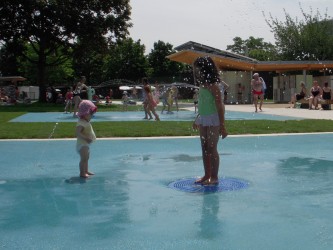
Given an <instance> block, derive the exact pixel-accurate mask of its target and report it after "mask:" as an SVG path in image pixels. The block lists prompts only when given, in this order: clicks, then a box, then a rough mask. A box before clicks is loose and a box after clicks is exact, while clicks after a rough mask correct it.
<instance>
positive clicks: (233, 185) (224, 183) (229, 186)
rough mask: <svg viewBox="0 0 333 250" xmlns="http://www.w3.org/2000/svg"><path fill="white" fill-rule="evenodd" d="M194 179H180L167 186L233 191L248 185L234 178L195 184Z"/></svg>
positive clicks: (190, 190) (182, 189)
mask: <svg viewBox="0 0 333 250" xmlns="http://www.w3.org/2000/svg"><path fill="white" fill-rule="evenodd" d="M195 180H196V178H187V179H181V180H177V181H174V182H171V183H170V184H169V185H168V186H169V187H170V188H172V189H176V190H179V191H184V192H191V193H205V192H222V191H234V190H239V189H245V188H247V187H248V186H249V183H248V182H246V181H244V180H239V179H236V178H222V179H219V183H218V184H217V185H201V184H195V183H194V182H195Z"/></svg>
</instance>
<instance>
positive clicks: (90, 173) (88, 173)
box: [87, 171, 95, 175]
mask: <svg viewBox="0 0 333 250" xmlns="http://www.w3.org/2000/svg"><path fill="white" fill-rule="evenodd" d="M87 175H95V174H94V173H93V172H89V171H87Z"/></svg>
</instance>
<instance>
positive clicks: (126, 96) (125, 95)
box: [121, 91, 129, 111]
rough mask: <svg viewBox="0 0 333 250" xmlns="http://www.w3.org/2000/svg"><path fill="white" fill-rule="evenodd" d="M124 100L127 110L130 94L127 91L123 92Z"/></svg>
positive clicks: (125, 109) (124, 106) (124, 108)
mask: <svg viewBox="0 0 333 250" xmlns="http://www.w3.org/2000/svg"><path fill="white" fill-rule="evenodd" d="M121 99H122V101H123V111H127V109H128V99H129V98H128V95H127V91H124V92H123V96H122V98H121Z"/></svg>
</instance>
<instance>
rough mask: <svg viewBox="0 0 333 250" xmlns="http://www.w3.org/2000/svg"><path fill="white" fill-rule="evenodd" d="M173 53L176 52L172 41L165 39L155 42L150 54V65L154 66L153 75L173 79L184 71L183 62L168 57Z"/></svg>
mask: <svg viewBox="0 0 333 250" xmlns="http://www.w3.org/2000/svg"><path fill="white" fill-rule="evenodd" d="M173 53H175V50H174V49H173V46H172V45H171V44H170V43H165V42H163V41H158V42H155V43H154V48H153V49H152V50H151V52H150V53H149V55H148V61H149V65H150V67H151V68H152V77H159V78H169V80H171V81H172V80H173V79H174V77H175V76H177V75H179V74H180V73H181V72H182V71H183V69H184V65H183V64H181V63H177V62H174V61H170V60H169V59H167V58H166V57H167V56H168V55H171V54H173Z"/></svg>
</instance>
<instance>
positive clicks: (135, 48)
mask: <svg viewBox="0 0 333 250" xmlns="http://www.w3.org/2000/svg"><path fill="white" fill-rule="evenodd" d="M106 61H107V62H106V65H105V67H106V69H105V72H106V79H128V80H132V81H136V80H138V79H140V78H142V77H144V76H147V74H146V73H147V71H148V62H147V58H146V56H145V46H144V45H142V44H141V41H140V40H138V41H136V42H134V41H133V39H132V38H127V39H124V40H122V41H119V42H118V43H117V44H116V46H114V47H112V48H111V49H110V52H109V55H108V57H107V59H106Z"/></svg>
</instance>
